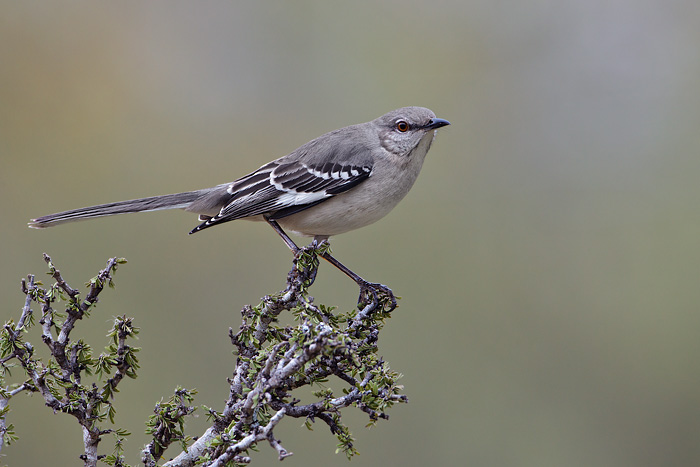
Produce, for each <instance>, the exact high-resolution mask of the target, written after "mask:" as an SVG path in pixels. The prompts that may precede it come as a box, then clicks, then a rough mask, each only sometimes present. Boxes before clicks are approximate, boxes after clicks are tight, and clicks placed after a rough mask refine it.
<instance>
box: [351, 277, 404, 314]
mask: <svg viewBox="0 0 700 467" xmlns="http://www.w3.org/2000/svg"><path fill="white" fill-rule="evenodd" d="M357 285H359V286H360V297H359V298H358V300H357V303H358V305H360V307H362V308H364V307H365V306H367V305H371V306H372V308H377V306H379V305H381V309H382V310H381V311H384V312H386V313H389V312H391V311H393V310H394V308H396V304H397V303H396V297H395V296H394V292H392V291H391V289H390V288H389V287H387V286H386V285H383V284H378V283H376V282H366V281H362V282H358V284H357Z"/></svg>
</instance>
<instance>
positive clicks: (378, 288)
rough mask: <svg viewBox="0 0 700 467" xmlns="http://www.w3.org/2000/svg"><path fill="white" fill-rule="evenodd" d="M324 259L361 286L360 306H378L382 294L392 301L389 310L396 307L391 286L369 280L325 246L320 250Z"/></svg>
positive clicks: (315, 242)
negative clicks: (333, 254) (334, 255)
mask: <svg viewBox="0 0 700 467" xmlns="http://www.w3.org/2000/svg"><path fill="white" fill-rule="evenodd" d="M323 242H327V240H322V241H321V242H320V243H323ZM318 243H319V242H317V240H316V239H314V243H313V244H318ZM318 254H319V255H320V256H321V257H322V258H323V259H325V260H326V261H328V262H329V263H331V264H332V265H333V266H335V267H336V268H338V269H340V270H341V271H342V272H343V273H344V274H345V275H346V276H348V277H349V278H350V279H352V280H354V281H355V283H356V284H357V285H358V286H360V297H359V298H358V304H360V306H364V305H366V304H370V303H371V305H372V308H376V307H377V305H378V304H379V298H380V297H381V296H384V297H386V298H387V299H388V300H389V302H390V303H391V304H390V305H389V309H388V310H387V311H392V310H393V309H394V308H396V297H394V292H392V291H391V289H390V288H389V287H387V286H386V285H383V284H379V283H376V282H367V281H366V280H364V279H363V278H361V277H360V276H358V275H357V274H355V273H354V272H352V271H351V270H350V269H349V268H348V267H347V266H345V265H344V264H343V263H341V262H340V261H338V260H337V259H335V258H334V257H333V256H331V254H330V252H329V249H328V248H324V249H321V250H319V253H318ZM370 297H371V299H372V301H371V302H368V299H369V298H370Z"/></svg>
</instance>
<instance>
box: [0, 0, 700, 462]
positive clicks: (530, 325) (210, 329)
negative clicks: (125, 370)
mask: <svg viewBox="0 0 700 467" xmlns="http://www.w3.org/2000/svg"><path fill="white" fill-rule="evenodd" d="M699 23H700V3H698V2H697V1H693V0H663V1H662V0H648V1H644V0H642V1H638V0H613V1H609V0H591V1H587V2H578V1H563V2H561V1H546V0H545V1H532V2H494V1H488V0H469V1H464V0H444V1H440V0H434V1H431V2H406V1H393V0H380V1H371V2H370V1H358V2H334V1H331V2H320V1H295V2H240V1H231V2H217V1H206V2H183V1H172V0H171V1H167V2H166V1H150V2H106V1H77V0H76V1H62V2H38V1H31V0H25V1H22V2H3V3H2V5H1V6H0V63H1V65H0V103H1V105H0V162H1V167H2V168H1V170H0V210H1V212H2V215H3V222H2V224H0V240H1V241H0V297H2V317H3V319H4V320H7V319H9V318H13V319H15V320H16V319H17V318H18V317H19V314H20V310H21V307H22V305H23V295H22V294H21V292H20V290H19V281H20V278H21V277H23V276H25V275H26V274H27V273H35V274H37V275H38V276H43V275H44V272H45V270H46V267H45V264H44V262H43V261H42V257H41V254H42V252H47V253H49V254H50V255H52V257H53V259H54V261H55V263H56V264H57V265H58V267H59V268H60V269H61V271H62V272H63V274H64V276H65V277H66V278H67V279H68V281H69V283H71V284H72V285H73V286H77V285H80V286H81V287H82V283H83V282H84V281H86V280H87V279H89V278H90V277H92V276H94V275H95V274H96V272H97V271H98V270H99V269H101V268H102V267H104V265H105V262H106V260H107V258H108V257H110V256H124V257H126V258H127V259H128V260H129V263H128V264H127V265H124V266H122V267H121V268H120V269H119V272H118V273H117V275H116V284H117V289H116V290H108V291H105V292H104V294H103V295H102V296H101V298H100V300H101V301H100V305H99V307H98V309H97V311H96V312H95V313H94V315H93V317H92V318H91V319H90V320H89V321H87V322H81V323H79V327H78V329H77V331H76V333H75V334H76V335H77V334H80V335H83V336H85V337H86V339H88V341H89V342H90V343H91V344H92V345H93V347H94V348H95V350H96V352H98V353H99V351H100V350H101V349H102V348H103V347H104V345H105V344H106V339H105V337H104V334H105V333H106V332H107V329H108V328H109V325H110V323H111V320H112V317H113V316H115V315H118V314H128V315H130V316H134V317H135V319H136V323H137V325H139V326H140V327H141V334H140V340H139V341H138V344H137V345H140V346H141V347H142V349H143V350H142V352H141V354H140V357H141V362H142V369H141V372H140V376H139V378H138V380H136V381H132V380H129V381H124V382H123V383H122V385H121V386H120V390H121V393H120V394H119V395H118V399H117V403H116V407H117V409H118V416H117V424H118V426H120V427H123V428H125V429H127V430H129V431H131V432H133V433H134V434H133V436H131V437H130V438H129V441H128V443H127V446H126V450H127V452H128V453H129V455H128V460H129V461H130V462H131V463H134V464H136V463H138V460H139V455H138V452H139V450H140V449H141V447H142V445H143V444H144V443H145V442H146V439H147V438H146V436H145V435H144V434H143V430H144V425H143V422H144V420H145V419H146V418H147V417H148V415H149V414H150V413H151V412H152V409H153V406H154V404H155V403H156V402H157V401H159V400H160V399H161V398H162V397H164V398H167V397H169V395H170V394H172V391H173V389H174V388H175V386H176V385H178V384H179V385H182V386H185V387H188V388H197V389H198V390H199V395H198V398H197V400H196V401H195V402H196V403H197V404H205V405H208V406H211V407H214V408H216V409H220V408H221V407H222V405H223V402H224V400H225V398H226V396H227V384H226V378H227V377H228V376H229V375H230V374H231V372H232V371H233V365H234V358H233V357H232V356H231V350H232V346H231V345H230V342H229V339H228V337H227V332H228V328H229V327H234V329H235V328H237V327H238V325H239V323H240V315H239V310H240V309H241V308H242V307H243V306H244V305H245V304H247V303H257V302H258V301H259V299H260V297H262V296H263V295H265V294H267V293H272V292H275V291H277V290H279V289H280V288H282V287H283V285H284V280H285V278H286V273H287V271H288V269H289V268H290V267H291V256H290V253H289V251H288V250H287V249H286V247H285V246H284V244H283V243H282V242H281V241H280V240H279V238H278V237H277V235H276V234H275V233H274V232H273V231H272V230H271V229H270V228H269V227H267V226H265V225H262V224H257V223H251V222H242V221H241V222H236V223H232V224H227V225H226V226H223V227H219V228H216V229H211V230H208V231H206V232H202V233H200V234H198V235H195V236H188V235H187V232H188V231H189V230H190V229H191V228H192V227H193V226H194V225H196V224H197V220H196V217H195V216H194V215H192V214H188V213H182V212H178V211H168V212H157V213H150V214H136V215H130V216H118V217H113V218H108V219H100V220H94V221H90V222H83V223H76V224H69V225H65V226H60V227H57V228H55V229H51V230H44V231H36V230H29V229H27V228H26V222H27V220H28V219H29V218H31V217H37V216H40V215H43V214H49V213H52V212H56V211H61V210H65V209H70V208H76V207H81V206H85V205H90V204H97V203H103V202H110V201H116V200H122V199H129V198H135V197H141V196H148V195H154V194H164V193H171V192H179V191H186V190H191V189H198V188H203V187H208V186H212V185H215V184H219V183H224V182H228V181H231V180H233V179H235V178H237V177H239V176H241V175H244V174H246V173H248V172H249V171H251V170H253V169H255V168H257V167H259V166H260V165H262V164H263V163H265V162H267V161H269V160H271V159H273V158H276V157H279V156H282V155H284V154H287V153H288V152H290V151H292V150H293V149H295V148H296V147H298V146H299V145H301V144H303V143H304V142H306V141H308V140H309V139H311V138H314V137H316V136H319V135H320V134H322V133H325V132H327V131H330V130H333V129H335V128H338V127H341V126H345V125H349V124H353V123H359V122H364V121H367V120H371V119H373V118H375V117H377V116H379V115H382V114H384V113H385V112H387V111H389V110H391V109H394V108H397V107H402V106H407V105H419V106H426V107H429V108H431V109H432V110H434V111H435V113H436V114H437V115H438V116H439V117H442V118H446V119H448V120H450V121H451V122H452V126H450V127H448V128H445V129H443V130H441V131H440V134H439V136H438V138H437V141H436V142H435V144H434V145H433V149H432V150H431V152H430V154H429V155H428V158H427V160H426V163H425V166H424V168H423V173H422V174H421V177H420V178H419V180H418V182H417V184H416V186H415V187H414V188H413V190H412V192H411V193H410V194H409V195H408V196H407V198H406V199H405V200H404V201H403V202H402V204H400V205H399V207H398V208H397V209H395V210H394V211H393V212H392V213H391V214H390V215H389V216H388V217H387V218H385V219H383V220H382V221H380V222H379V223H377V224H375V225H372V226H370V227H367V228H365V229H362V230H359V231H356V232H353V233H350V234H346V235H342V236H338V237H336V238H334V242H333V247H334V252H335V253H336V255H337V257H338V258H340V259H341V260H342V261H344V262H345V263H346V264H347V265H348V266H349V267H351V268H352V269H354V270H355V271H357V272H358V273H360V274H361V275H363V276H364V277H365V278H367V279H369V280H373V281H379V282H383V283H386V284H388V285H390V286H391V287H392V288H393V290H394V291H395V292H396V293H397V295H400V296H402V297H403V299H402V300H401V303H400V308H399V309H398V310H397V311H395V312H394V315H393V318H392V319H391V320H390V322H389V325H388V327H387V328H386V329H385V331H384V334H383V338H382V339H381V342H380V348H381V353H382V355H383V356H384V357H385V359H386V360H387V361H388V362H389V363H390V364H391V366H392V368H394V369H395V370H397V371H400V372H401V373H403V374H404V375H405V376H404V378H403V380H402V382H403V384H404V385H405V392H406V394H407V395H408V396H409V398H410V403H409V404H408V405H401V406H397V407H395V408H394V409H393V410H391V412H390V416H391V420H389V421H388V422H386V421H382V422H380V423H379V425H378V426H377V427H376V428H373V429H371V430H367V429H365V428H364V425H365V423H366V421H367V420H366V417H365V416H362V415H359V414H351V413H350V412H347V413H346V415H345V420H346V422H347V423H348V424H349V425H350V427H351V429H352V430H353V433H354V434H355V436H356V439H357V442H356V446H357V448H358V449H359V450H360V452H361V455H360V456H359V457H357V458H355V459H354V460H353V461H352V464H348V463H347V461H346V460H345V458H344V456H343V455H342V454H341V455H336V454H334V450H335V444H336V441H335V438H334V437H333V436H332V435H330V433H329V432H328V429H327V427H326V426H325V425H324V424H323V423H317V424H316V425H315V429H314V431H311V432H310V431H307V430H306V429H304V428H303V427H302V423H303V421H302V420H295V419H285V420H284V421H283V422H282V423H281V425H280V426H279V427H278V429H277V431H276V433H277V435H278V436H279V437H280V438H281V439H282V441H283V443H284V446H285V447H286V448H287V449H289V450H290V451H293V452H294V456H292V457H290V458H288V459H287V460H285V464H284V465H285V466H287V467H291V466H307V465H340V466H345V465H354V466H374V465H384V466H404V465H475V466H477V465H488V466H562V465H567V466H591V465H597V466H630V465H634V466H657V465H697V464H698V463H699V462H700V442H698V440H699V438H700V363H699V359H700V310H699V308H700V285H699V284H698V282H699V281H700V248H699V247H698V242H699V241H700V212H699V211H698V206H699V204H700V186H699V182H698V175H699V174H700V157H698V156H699V153H700V131H698V130H699V129H700V47H699V44H700V27H699V26H700V25H699ZM47 279H48V278H47ZM46 282H48V280H46ZM312 292H313V294H314V296H315V297H316V300H317V302H318V303H326V304H329V305H331V304H333V305H337V306H340V307H341V308H342V309H344V310H345V309H349V308H351V307H352V306H353V304H354V300H355V298H356V295H357V290H356V287H355V285H354V284H353V283H352V282H350V281H349V280H348V279H347V278H345V277H344V276H342V274H341V273H340V272H338V271H336V270H334V269H333V268H331V267H329V265H327V264H322V265H321V272H320V274H319V278H318V280H317V283H316V284H315V286H314V288H313V289H312ZM35 309H36V308H35ZM31 336H32V337H31V338H32V339H33V341H34V343H35V345H37V346H39V345H40V342H39V339H38V337H37V334H36V333H34V334H32V335H31ZM42 351H43V350H42ZM16 373H17V374H18V373H19V372H16ZM11 407H12V411H11V412H10V414H9V421H10V422H11V423H14V424H15V427H16V431H17V433H18V434H19V436H20V437H21V439H20V440H19V441H18V442H17V443H16V444H14V445H13V446H10V447H9V448H5V449H4V450H3V456H5V457H4V458H3V459H0V463H2V464H5V463H6V464H8V465H11V466H12V465H47V464H48V463H51V465H77V464H79V463H80V461H79V460H78V455H79V454H80V453H81V452H82V451H81V433H80V430H79V428H78V426H77V424H76V423H75V422H74V420H73V419H72V418H70V417H67V416H64V415H60V414H59V415H54V414H52V413H51V411H50V410H48V409H47V408H46V407H44V406H43V402H42V400H41V398H40V397H38V396H36V395H35V396H25V395H22V396H19V397H17V398H16V399H13V400H12V403H11ZM205 426H206V420H205V417H204V416H203V414H200V417H199V418H197V419H194V420H192V421H191V422H190V423H189V425H188V431H189V434H191V435H193V436H196V435H197V434H199V433H201V431H202V430H203V429H204V427H205ZM56 433H60V435H59V436H56V435H55V434H56ZM110 446H111V439H109V437H108V438H107V439H106V440H105V442H104V444H103V446H102V451H104V453H108V451H109V450H110ZM173 450H174V449H173ZM168 454H170V455H174V454H176V452H172V453H170V451H168ZM275 462H276V456H275V454H274V452H273V451H272V449H270V448H269V447H268V446H267V445H261V452H260V453H255V454H254V464H255V465H263V464H264V465H271V464H273V463H275Z"/></svg>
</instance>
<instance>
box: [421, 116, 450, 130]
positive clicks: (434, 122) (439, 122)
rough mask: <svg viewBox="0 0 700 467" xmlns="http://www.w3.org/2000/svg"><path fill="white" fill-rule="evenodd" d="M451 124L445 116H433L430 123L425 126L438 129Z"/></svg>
mask: <svg viewBox="0 0 700 467" xmlns="http://www.w3.org/2000/svg"><path fill="white" fill-rule="evenodd" d="M449 124H450V122H448V121H447V120H445V119H444V118H431V119H430V123H428V124H427V125H426V126H425V127H426V128H427V129H429V130H437V129H438V128H442V127H444V126H447V125H449Z"/></svg>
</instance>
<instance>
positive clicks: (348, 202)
mask: <svg viewBox="0 0 700 467" xmlns="http://www.w3.org/2000/svg"><path fill="white" fill-rule="evenodd" d="M449 124H450V122H448V121H447V120H443V119H441V118H437V117H435V114H434V113H433V112H432V111H431V110H429V109H426V108H423V107H404V108H401V109H397V110H394V111H391V112H389V113H387V114H386V115H382V116H381V117H379V118H377V119H375V120H372V121H370V122H367V123H361V124H358V125H352V126H348V127H345V128H340V129H338V130H335V131H331V132H330V133H326V134H325V135H323V136H319V137H318V138H316V139H314V140H311V141H309V142H308V143H306V144H304V145H303V146H301V147H300V148H298V149H297V150H295V151H293V152H291V153H290V154H288V155H286V156H284V157H280V158H279V159H276V160H274V161H272V162H270V163H267V164H265V165H263V166H262V167H260V168H259V169H258V170H256V171H254V172H252V173H250V174H248V175H246V176H244V177H241V178H239V179H238V180H236V181H234V182H231V183H225V184H223V185H218V186H215V187H213V188H205V189H202V190H196V191H187V192H184V193H176V194H172V195H163V196H153V197H149V198H141V199H133V200H129V201H120V202H117V203H108V204H100V205H98V206H91V207H87V208H80V209H73V210H70V211H64V212H59V213H56V214H49V215H48V216H42V217H38V218H36V219H32V220H31V222H29V227H33V228H37V229H41V228H45V227H51V226H54V225H58V224H63V223H65V222H72V221H77V220H82V219H91V218H94V217H102V216H111V215H114V214H123V213H129V212H142V211H157V210H161V209H184V210H185V211H190V212H194V213H197V214H199V215H200V216H199V220H200V221H201V222H202V223H201V224H199V225H198V226H197V227H195V228H194V229H192V231H191V232H190V233H191V234H192V233H195V232H199V231H200V230H203V229H206V228H209V227H211V226H214V225H218V224H223V223H224V222H228V221H232V220H236V219H251V220H265V221H267V223H268V224H270V225H271V226H272V227H273V228H274V229H275V231H276V232H277V233H278V234H279V235H280V236H281V237H282V239H283V240H284V242H285V243H286V244H287V246H288V247H289V248H290V249H291V250H292V251H293V252H294V253H297V252H298V251H299V248H298V247H297V245H296V244H295V243H294V242H293V241H292V240H291V239H290V238H289V236H287V234H286V233H285V232H284V230H283V228H284V229H287V230H290V231H292V232H295V233H298V234H300V235H302V236H306V237H313V238H314V241H315V242H318V243H320V242H324V241H327V240H328V238H329V237H330V236H331V235H337V234H341V233H344V232H347V231H350V230H354V229H357V228H360V227H364V226H366V225H369V224H371V223H373V222H376V221H377V220H379V219H381V218H382V217H384V216H385V215H386V214H387V213H389V211H391V210H392V209H393V208H394V206H396V204H397V203H398V202H399V201H401V199H402V198H403V197H404V196H405V195H406V193H408V191H409V190H410V189H411V187H412V186H413V183H414V182H415V181H416V178H417V177H418V173H419V172H420V170H421V167H422V165H423V160H424V159H425V155H426V154H427V152H428V149H430V145H431V143H432V142H433V139H434V138H435V134H436V131H435V130H437V129H438V128H441V127H443V126H445V125H449ZM322 256H323V258H324V259H326V260H328V261H329V262H330V263H331V264H333V265H334V266H336V267H337V268H338V269H340V270H341V271H343V272H344V273H345V274H347V275H348V276H349V277H350V278H352V279H353V280H354V281H355V282H356V283H357V284H358V285H359V286H360V290H361V292H360V296H361V298H362V295H363V293H364V292H366V291H369V292H370V293H371V294H372V295H373V297H374V300H375V301H376V300H377V292H378V291H381V292H385V293H387V294H388V295H389V296H390V298H391V300H392V304H394V305H395V299H394V297H393V294H392V293H391V290H389V289H388V288H387V287H386V286H382V285H381V284H374V283H369V282H367V281H365V280H364V279H362V278H361V277H360V276H358V275H357V274H355V273H354V272H352V271H351V270H350V269H348V268H347V267H345V266H344V265H343V264H342V263H340V262H339V261H338V260H336V259H335V258H333V257H332V256H331V255H330V254H328V253H326V254H322Z"/></svg>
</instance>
